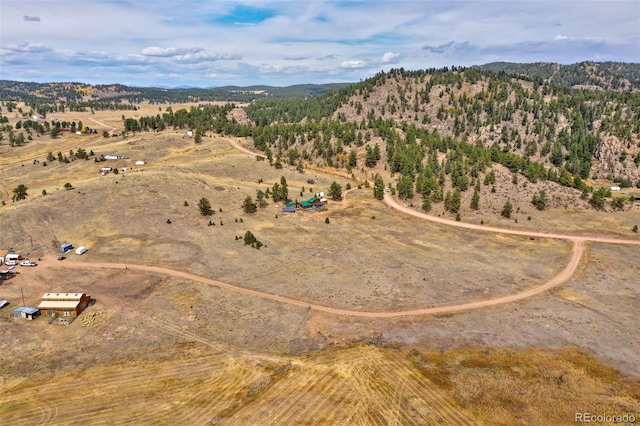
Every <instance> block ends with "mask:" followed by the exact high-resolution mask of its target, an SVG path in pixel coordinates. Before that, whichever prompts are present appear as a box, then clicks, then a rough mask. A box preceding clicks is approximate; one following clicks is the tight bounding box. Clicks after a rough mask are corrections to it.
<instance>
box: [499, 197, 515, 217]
mask: <svg viewBox="0 0 640 426" xmlns="http://www.w3.org/2000/svg"><path fill="white" fill-rule="evenodd" d="M512 211H513V206H512V205H511V203H510V202H509V201H507V202H506V203H504V206H502V212H500V215H502V216H503V217H506V218H507V219H508V218H510V217H511V212H512Z"/></svg>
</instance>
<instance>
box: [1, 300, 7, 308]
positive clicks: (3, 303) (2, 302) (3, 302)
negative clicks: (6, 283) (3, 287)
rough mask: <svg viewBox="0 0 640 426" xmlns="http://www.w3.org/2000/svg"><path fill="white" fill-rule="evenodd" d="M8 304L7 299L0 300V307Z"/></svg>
mask: <svg viewBox="0 0 640 426" xmlns="http://www.w3.org/2000/svg"><path fill="white" fill-rule="evenodd" d="M8 304H9V302H8V301H7V300H0V309H2V308H4V307H5V306H7V305H8Z"/></svg>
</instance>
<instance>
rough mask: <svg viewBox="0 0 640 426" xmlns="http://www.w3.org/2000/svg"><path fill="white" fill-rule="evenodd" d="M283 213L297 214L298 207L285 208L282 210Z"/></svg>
mask: <svg viewBox="0 0 640 426" xmlns="http://www.w3.org/2000/svg"><path fill="white" fill-rule="evenodd" d="M282 212H283V213H295V212H296V206H284V207H283V208H282Z"/></svg>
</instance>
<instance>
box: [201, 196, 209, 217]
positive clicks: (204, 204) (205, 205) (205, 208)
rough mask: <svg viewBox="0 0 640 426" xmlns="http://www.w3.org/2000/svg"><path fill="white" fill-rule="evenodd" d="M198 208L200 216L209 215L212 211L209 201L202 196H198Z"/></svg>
mask: <svg viewBox="0 0 640 426" xmlns="http://www.w3.org/2000/svg"><path fill="white" fill-rule="evenodd" d="M198 209H199V210H200V214H201V215H202V216H209V215H211V214H212V213H213V212H212V210H211V203H210V202H209V200H207V199H206V198H204V197H202V198H200V201H198Z"/></svg>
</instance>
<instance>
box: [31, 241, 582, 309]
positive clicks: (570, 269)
mask: <svg viewBox="0 0 640 426" xmlns="http://www.w3.org/2000/svg"><path fill="white" fill-rule="evenodd" d="M583 253H584V242H583V241H575V242H574V246H573V252H572V255H571V260H570V261H569V264H568V265H567V266H566V267H565V268H564V269H563V270H562V271H561V272H560V273H559V274H558V275H556V276H555V277H553V278H551V279H550V280H549V281H547V282H546V283H544V284H543V285H540V286H538V287H534V288H531V289H529V290H525V291H523V292H520V293H516V294H512V295H508V296H503V297H498V298H496V299H489V300H481V301H477V302H469V303H463V304H459V305H444V306H436V307H429V308H420V309H411V310H406V311H391V312H367V311H352V310H348V309H338V308H331V307H328V306H323V305H317V304H315V303H309V302H305V301H304V300H298V299H292V298H290V297H286V296H280V295H277V294H271V293H265V292H262V291H258V290H251V289H248V288H244V287H239V286H235V285H232V284H228V283H224V282H222V281H217V280H212V279H209V278H205V277H200V276H198V275H193V274H189V273H187V272H184V271H176V270H173V269H166V268H161V267H158V266H148V265H136V264H123V263H99V262H73V261H66V260H65V261H64V262H60V263H58V264H55V266H59V267H65V268H74V269H87V268H89V269H92V268H93V269H95V268H110V269H124V270H127V269H131V270H138V271H145V272H155V273H159V274H164V275H168V276H172V277H176V278H185V279H188V280H192V281H196V282H201V283H204V284H209V285H214V286H216V287H220V288H224V289H227V290H231V291H234V292H236V293H240V294H246V295H248V296H255V297H261V298H263V299H268V300H274V301H276V302H281V303H287V304H289V305H293V306H299V307H301V308H306V309H313V310H315V311H319V312H326V313H329V314H336V315H345V316H352V317H366V318H393V317H405V316H416V315H433V314H446V313H452V312H459V311H464V310H470V309H479V308H487V307H490V306H496V305H502V304H505V303H511V302H515V301H518V300H522V299H526V298H529V297H531V296H534V295H536V294H539V293H542V292H544V291H547V290H549V289H550V288H552V287H555V286H557V285H558V284H561V283H563V282H565V281H566V280H568V279H569V278H571V276H572V275H573V273H574V272H575V270H576V268H577V267H578V264H579V263H580V259H581V258H582V254H583ZM45 265H46V266H54V264H53V263H52V262H49V261H45V262H42V263H41V266H45Z"/></svg>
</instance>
